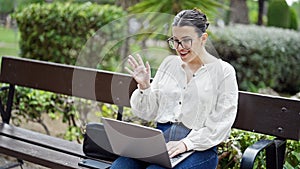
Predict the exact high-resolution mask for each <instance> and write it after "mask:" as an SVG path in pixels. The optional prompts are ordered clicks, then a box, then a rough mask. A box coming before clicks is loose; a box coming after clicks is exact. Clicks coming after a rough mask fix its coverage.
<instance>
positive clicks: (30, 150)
mask: <svg viewBox="0 0 300 169" xmlns="http://www.w3.org/2000/svg"><path fill="white" fill-rule="evenodd" d="M0 143H1V144H0V153H3V154H6V155H9V156H13V157H16V158H19V159H23V160H26V161H29V162H33V163H36V164H40V165H43V166H46V167H50V168H61V169H63V168H66V169H67V168H69V169H73V168H83V167H79V166H78V162H80V161H81V160H82V158H80V157H75V156H72V155H68V154H65V153H61V152H57V151H54V150H51V149H47V148H43V147H40V146H36V145H33V144H29V143H25V142H21V141H19V140H15V139H12V138H9V137H6V136H2V135H0Z"/></svg>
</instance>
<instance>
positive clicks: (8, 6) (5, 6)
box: [0, 0, 14, 14]
mask: <svg viewBox="0 0 300 169" xmlns="http://www.w3.org/2000/svg"><path fill="white" fill-rule="evenodd" d="M13 9H14V1H11V0H10V1H8V0H0V14H1V13H10V12H12V11H13Z"/></svg>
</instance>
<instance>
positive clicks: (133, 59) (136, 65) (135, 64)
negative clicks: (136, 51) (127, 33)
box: [128, 55, 139, 68]
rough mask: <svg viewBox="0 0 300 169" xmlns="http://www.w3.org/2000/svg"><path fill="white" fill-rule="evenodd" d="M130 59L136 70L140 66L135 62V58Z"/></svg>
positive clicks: (130, 57)
mask: <svg viewBox="0 0 300 169" xmlns="http://www.w3.org/2000/svg"><path fill="white" fill-rule="evenodd" d="M128 59H129V60H130V62H131V63H132V64H133V66H134V68H135V67H138V66H139V64H138V63H137V61H136V60H135V58H134V57H133V56H131V55H129V56H128Z"/></svg>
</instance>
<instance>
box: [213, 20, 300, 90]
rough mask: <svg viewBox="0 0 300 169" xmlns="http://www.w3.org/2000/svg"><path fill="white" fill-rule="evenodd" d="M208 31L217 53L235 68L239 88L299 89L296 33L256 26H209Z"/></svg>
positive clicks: (299, 41)
mask: <svg viewBox="0 0 300 169" xmlns="http://www.w3.org/2000/svg"><path fill="white" fill-rule="evenodd" d="M211 32H212V35H211V36H210V37H211V40H212V43H213V47H214V48H215V49H216V51H217V52H218V54H219V56H220V57H221V58H223V59H224V60H227V61H229V62H230V63H231V64H232V65H233V66H234V67H235V68H236V71H237V77H238V82H239V87H240V89H241V90H248V91H254V92H255V91H256V90H257V89H258V88H263V87H271V88H273V89H275V90H276V91H278V92H284V93H296V92H299V91H300V74H299V72H300V66H299V63H300V52H299V44H300V33H299V32H297V31H293V30H288V29H282V28H273V27H262V26H256V25H236V26H228V27H224V28H217V27H212V28H211Z"/></svg>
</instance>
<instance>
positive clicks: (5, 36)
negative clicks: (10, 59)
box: [0, 27, 19, 56]
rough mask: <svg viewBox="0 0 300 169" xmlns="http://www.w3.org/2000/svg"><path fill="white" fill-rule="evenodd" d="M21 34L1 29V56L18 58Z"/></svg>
mask: <svg viewBox="0 0 300 169" xmlns="http://www.w3.org/2000/svg"><path fill="white" fill-rule="evenodd" d="M18 40H19V33H18V32H17V31H16V30H13V29H6V28H3V27H0V56H4V55H6V56H8V55H10V56H18V53H19V42H18Z"/></svg>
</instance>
